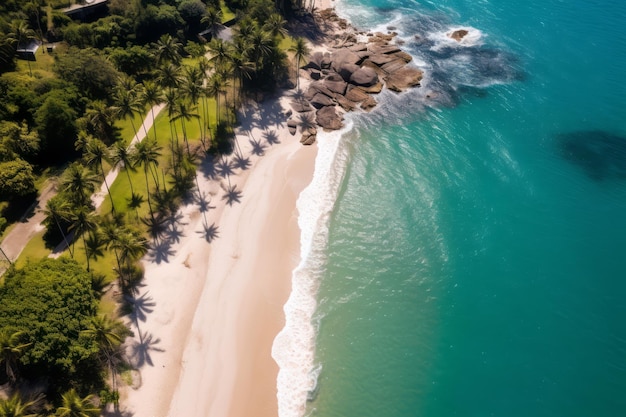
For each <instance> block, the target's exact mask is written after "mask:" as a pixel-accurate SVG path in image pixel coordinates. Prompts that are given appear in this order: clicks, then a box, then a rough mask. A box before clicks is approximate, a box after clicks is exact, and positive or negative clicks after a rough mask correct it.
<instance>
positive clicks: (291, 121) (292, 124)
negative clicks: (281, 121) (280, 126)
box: [287, 119, 298, 136]
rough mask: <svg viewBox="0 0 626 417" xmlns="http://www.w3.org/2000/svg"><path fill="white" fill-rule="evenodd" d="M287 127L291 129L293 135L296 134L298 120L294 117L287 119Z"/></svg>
mask: <svg viewBox="0 0 626 417" xmlns="http://www.w3.org/2000/svg"><path fill="white" fill-rule="evenodd" d="M287 128H288V129H289V133H290V134H291V136H293V135H295V134H296V130H297V129H298V122H296V121H295V120H294V119H289V120H287Z"/></svg>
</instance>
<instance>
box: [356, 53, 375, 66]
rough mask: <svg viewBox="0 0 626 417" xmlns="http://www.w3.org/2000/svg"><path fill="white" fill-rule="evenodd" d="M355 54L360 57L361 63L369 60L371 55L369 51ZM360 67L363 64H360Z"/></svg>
mask: <svg viewBox="0 0 626 417" xmlns="http://www.w3.org/2000/svg"><path fill="white" fill-rule="evenodd" d="M356 54H357V55H358V56H359V57H361V61H364V60H365V59H367V58H369V56H370V55H372V53H371V52H370V51H359V52H356ZM361 65H363V64H362V63H361Z"/></svg>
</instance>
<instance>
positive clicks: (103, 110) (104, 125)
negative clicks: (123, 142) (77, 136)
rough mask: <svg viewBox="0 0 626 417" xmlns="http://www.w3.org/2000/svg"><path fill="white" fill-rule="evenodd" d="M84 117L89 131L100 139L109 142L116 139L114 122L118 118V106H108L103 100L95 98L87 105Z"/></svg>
mask: <svg viewBox="0 0 626 417" xmlns="http://www.w3.org/2000/svg"><path fill="white" fill-rule="evenodd" d="M84 117H85V120H86V122H87V127H88V131H90V132H91V133H92V134H93V135H95V136H96V137H97V138H98V139H100V140H102V141H105V142H107V143H111V142H113V141H115V128H114V126H113V123H114V122H115V119H117V108H115V107H111V106H107V105H106V103H105V102H104V101H102V100H95V101H92V102H90V103H89V105H88V106H87V110H86V111H85V116H84Z"/></svg>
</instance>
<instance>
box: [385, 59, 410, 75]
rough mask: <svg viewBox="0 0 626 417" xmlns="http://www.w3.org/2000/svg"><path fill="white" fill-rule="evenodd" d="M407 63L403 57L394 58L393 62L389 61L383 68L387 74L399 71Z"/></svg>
mask: <svg viewBox="0 0 626 417" xmlns="http://www.w3.org/2000/svg"><path fill="white" fill-rule="evenodd" d="M405 65H406V62H405V61H404V60H403V59H400V58H398V59H394V60H393V61H391V62H387V63H386V64H385V65H383V66H382V67H381V68H382V69H383V71H385V72H386V73H387V74H390V73H393V72H396V71H398V70H399V69H400V68H403V67H404V66H405Z"/></svg>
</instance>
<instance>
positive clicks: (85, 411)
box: [55, 388, 100, 417]
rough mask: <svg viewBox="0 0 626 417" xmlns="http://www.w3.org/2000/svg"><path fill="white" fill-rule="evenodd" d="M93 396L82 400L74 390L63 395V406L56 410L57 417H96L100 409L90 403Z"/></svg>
mask: <svg viewBox="0 0 626 417" xmlns="http://www.w3.org/2000/svg"><path fill="white" fill-rule="evenodd" d="M92 398H93V395H88V396H86V397H85V398H82V397H81V396H80V395H78V393H77V392H76V390H75V389H74V388H72V389H70V390H69V391H68V392H66V393H65V394H63V396H62V398H61V399H62V403H63V405H62V406H61V407H59V408H57V412H56V414H55V415H56V416H57V417H97V416H99V415H100V408H98V407H96V406H95V405H94V403H93V402H92Z"/></svg>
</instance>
